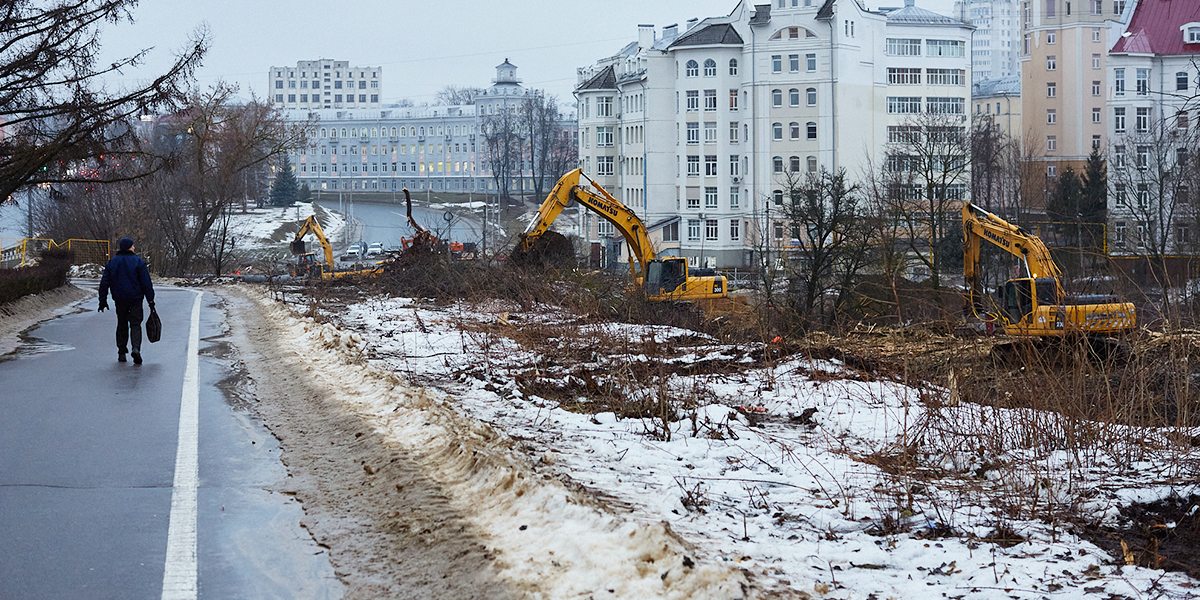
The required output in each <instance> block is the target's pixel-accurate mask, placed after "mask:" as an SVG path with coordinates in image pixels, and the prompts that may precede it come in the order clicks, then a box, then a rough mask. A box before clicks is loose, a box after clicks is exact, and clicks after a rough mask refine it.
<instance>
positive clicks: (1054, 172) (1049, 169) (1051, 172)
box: [1046, 165, 1058, 177]
mask: <svg viewBox="0 0 1200 600" xmlns="http://www.w3.org/2000/svg"><path fill="white" fill-rule="evenodd" d="M1046 177H1058V167H1057V166H1055V165H1047V166H1046Z"/></svg>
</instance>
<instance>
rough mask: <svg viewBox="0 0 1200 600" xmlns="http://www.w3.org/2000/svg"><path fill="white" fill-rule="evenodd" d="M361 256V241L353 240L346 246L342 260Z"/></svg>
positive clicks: (356, 258) (355, 258)
mask: <svg viewBox="0 0 1200 600" xmlns="http://www.w3.org/2000/svg"><path fill="white" fill-rule="evenodd" d="M362 256H363V244H362V242H354V243H353V244H350V247H348V248H346V257H345V259H344V260H358V259H360V258H362Z"/></svg>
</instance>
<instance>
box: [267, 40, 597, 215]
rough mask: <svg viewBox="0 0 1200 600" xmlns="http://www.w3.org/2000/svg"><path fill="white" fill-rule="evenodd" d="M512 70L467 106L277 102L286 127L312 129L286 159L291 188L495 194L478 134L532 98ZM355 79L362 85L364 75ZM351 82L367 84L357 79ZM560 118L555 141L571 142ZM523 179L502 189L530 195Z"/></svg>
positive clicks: (504, 67)
mask: <svg viewBox="0 0 1200 600" xmlns="http://www.w3.org/2000/svg"><path fill="white" fill-rule="evenodd" d="M299 64H301V65H303V64H305V63H299ZM322 68H323V67H322ZM331 69H333V67H331ZM516 70H517V67H516V66H515V65H513V64H512V63H510V62H508V60H505V61H504V62H503V63H502V64H500V65H498V66H497V67H496V79H495V80H493V84H492V86H490V87H488V88H486V89H485V90H483V92H482V94H481V95H480V96H479V97H478V98H476V103H475V104H474V105H464V106H421V107H412V106H408V107H399V106H381V105H378V103H376V105H375V106H372V105H370V103H369V102H368V104H367V105H358V104H356V105H355V106H356V107H357V108H355V107H350V106H345V107H343V108H340V109H339V108H325V107H324V106H322V107H320V108H315V107H314V108H304V107H294V108H293V107H289V106H287V104H286V101H285V115H286V118H287V119H288V120H290V121H293V122H305V123H312V125H311V126H310V127H309V130H308V134H307V136H306V142H307V144H306V146H305V147H302V148H297V149H295V150H292V151H290V152H289V154H291V157H290V158H291V162H292V166H293V168H294V169H295V171H296V178H297V180H298V182H299V183H300V184H307V185H308V186H309V188H310V189H312V190H314V191H315V192H323V191H330V192H334V191H337V192H340V191H355V190H362V191H397V190H400V189H402V188H405V187H407V188H409V189H410V190H414V191H418V190H432V191H445V192H461V193H472V192H478V193H484V194H486V193H492V192H495V191H496V189H497V186H496V181H495V178H494V177H493V175H492V169H491V165H490V164H489V160H488V153H487V149H486V147H485V143H484V140H483V136H482V134H481V129H482V126H483V123H484V121H485V120H486V119H487V117H488V115H489V114H495V113H496V111H497V110H498V109H500V108H502V107H505V106H514V105H516V104H518V103H520V102H521V101H523V100H524V99H525V98H527V97H528V95H529V94H531V93H533V92H531V91H529V90H526V89H525V88H524V87H523V86H521V84H520V80H519V79H517V77H516ZM277 72H281V71H280V70H279V69H273V70H272V76H275V74H276V73H277ZM308 72H309V71H306V70H300V71H299V73H305V74H306V73H308ZM333 72H334V73H335V74H336V73H337V72H338V71H337V70H336V69H335V70H333ZM363 72H365V73H367V75H368V77H369V75H370V71H369V70H364V71H363ZM282 73H283V77H284V78H283V79H281V80H282V81H287V79H286V77H287V74H288V73H287V71H286V70H284V71H282ZM343 75H346V73H343ZM352 79H353V80H354V81H364V80H368V79H364V78H362V77H360V75H359V73H358V72H355V74H354V77H353V78H352ZM349 80H350V78H348V79H347V81H349ZM285 89H287V88H285ZM309 89H311V88H309ZM334 89H335V90H336V89H337V88H334ZM343 89H344V88H343ZM368 89H370V88H368ZM334 104H336V102H335V103H334ZM566 117H567V118H566V119H565V120H564V121H562V122H561V123H559V124H558V127H559V129H560V131H559V135H562V136H565V137H569V138H570V139H571V140H574V138H575V123H576V118H575V114H574V113H573V112H571V113H569V114H568V115H566ZM530 176H531V172H530V170H529V168H528V165H522V166H519V167H518V168H517V169H516V170H515V171H514V172H513V177H514V179H515V181H514V182H513V184H512V185H511V186H510V189H511V190H512V191H514V192H516V193H522V192H527V191H528V190H530V189H532V187H533V186H532V183H531V182H530V180H529V178H530ZM554 178H557V175H556V176H554ZM551 182H553V179H552V180H551Z"/></svg>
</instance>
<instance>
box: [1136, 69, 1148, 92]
mask: <svg viewBox="0 0 1200 600" xmlns="http://www.w3.org/2000/svg"><path fill="white" fill-rule="evenodd" d="M1149 92H1150V69H1138V70H1137V94H1138V95H1139V96H1145V95H1146V94H1147V93H1149Z"/></svg>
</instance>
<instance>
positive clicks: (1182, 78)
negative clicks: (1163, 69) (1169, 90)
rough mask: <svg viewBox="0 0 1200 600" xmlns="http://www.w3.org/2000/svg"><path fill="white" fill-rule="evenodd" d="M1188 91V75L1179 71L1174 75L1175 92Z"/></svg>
mask: <svg viewBox="0 0 1200 600" xmlns="http://www.w3.org/2000/svg"><path fill="white" fill-rule="evenodd" d="M1186 89H1188V74H1187V71H1180V72H1178V73H1176V74H1175V90H1176V91H1182V90H1186Z"/></svg>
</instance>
